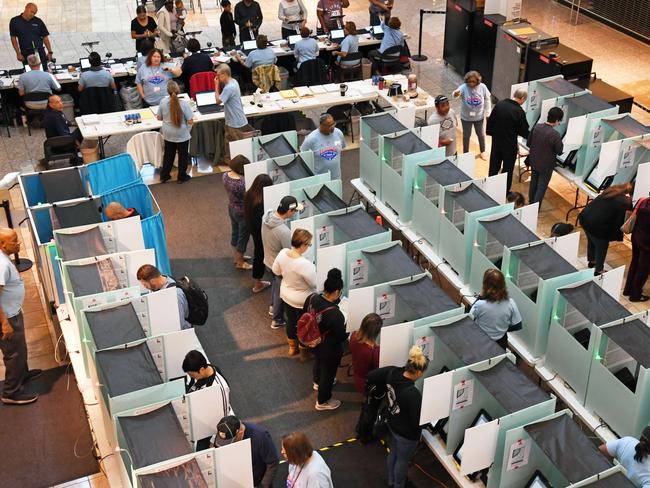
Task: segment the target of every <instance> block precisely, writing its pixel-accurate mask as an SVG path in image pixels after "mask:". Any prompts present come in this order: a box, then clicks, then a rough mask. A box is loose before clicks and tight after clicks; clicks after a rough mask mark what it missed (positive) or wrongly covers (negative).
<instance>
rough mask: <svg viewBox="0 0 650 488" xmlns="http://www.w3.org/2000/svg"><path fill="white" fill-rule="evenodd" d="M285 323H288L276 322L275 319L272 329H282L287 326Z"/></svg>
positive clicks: (272, 322)
mask: <svg viewBox="0 0 650 488" xmlns="http://www.w3.org/2000/svg"><path fill="white" fill-rule="evenodd" d="M285 325H286V324H285V323H284V322H276V321H275V320H271V329H273V330H278V329H282V328H284V327H285Z"/></svg>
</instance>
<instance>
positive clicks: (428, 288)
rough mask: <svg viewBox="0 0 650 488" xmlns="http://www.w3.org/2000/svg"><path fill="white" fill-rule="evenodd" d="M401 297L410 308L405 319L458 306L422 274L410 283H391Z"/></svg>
mask: <svg viewBox="0 0 650 488" xmlns="http://www.w3.org/2000/svg"><path fill="white" fill-rule="evenodd" d="M391 288H392V289H393V291H394V292H395V294H396V295H397V296H398V297H399V299H400V300H401V301H402V302H403V303H404V304H405V305H406V306H407V307H408V308H409V312H410V313H409V314H407V316H406V317H402V318H403V320H405V321H409V320H417V319H419V318H423V317H428V316H431V315H436V314H439V313H442V312H447V311H449V310H453V309H455V308H458V304H457V303H456V302H454V301H453V300H452V299H451V298H449V296H448V295H447V294H446V293H445V292H444V291H443V289H442V288H440V287H439V286H437V285H436V284H435V283H434V282H433V281H431V279H430V278H429V277H428V276H422V277H421V278H418V279H416V280H412V281H410V282H408V283H403V284H395V285H391Z"/></svg>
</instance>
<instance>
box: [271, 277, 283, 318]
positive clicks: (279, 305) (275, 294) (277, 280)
mask: <svg viewBox="0 0 650 488" xmlns="http://www.w3.org/2000/svg"><path fill="white" fill-rule="evenodd" d="M271 276H273V278H272V280H271V307H273V321H274V322H276V323H278V324H284V302H283V301H282V300H281V299H280V285H281V284H282V276H277V275H275V274H273V272H271Z"/></svg>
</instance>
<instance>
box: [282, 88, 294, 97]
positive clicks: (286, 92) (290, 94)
mask: <svg viewBox="0 0 650 488" xmlns="http://www.w3.org/2000/svg"><path fill="white" fill-rule="evenodd" d="M280 95H282V98H296V97H297V96H298V94H297V93H296V90H294V89H293V88H292V89H291V90H280Z"/></svg>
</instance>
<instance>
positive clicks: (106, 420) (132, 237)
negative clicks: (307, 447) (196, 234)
mask: <svg viewBox="0 0 650 488" xmlns="http://www.w3.org/2000/svg"><path fill="white" fill-rule="evenodd" d="M20 185H21V189H22V191H23V197H24V200H25V206H26V208H27V211H28V214H29V217H30V222H31V227H32V232H33V238H34V241H35V244H36V246H35V248H36V249H37V250H38V253H37V263H38V266H39V271H40V274H41V276H42V279H43V283H44V284H45V288H46V290H47V295H48V298H49V299H51V300H52V302H54V303H56V304H57V305H59V306H61V307H64V309H65V310H66V311H67V314H68V316H69V319H70V323H71V324H72V333H71V335H70V336H67V337H66V340H67V347H68V350H69V351H70V354H71V355H72V354H80V356H81V364H82V367H81V368H75V373H76V375H77V381H78V383H79V384H80V385H82V384H85V385H92V387H93V388H94V390H95V397H96V398H97V400H98V402H99V403H100V405H101V412H102V414H101V420H100V422H102V423H103V426H102V427H103V431H104V432H105V433H106V435H107V437H108V439H106V440H107V442H108V444H109V446H110V449H111V451H112V452H115V453H117V454H118V455H119V457H120V459H121V462H120V463H119V471H120V473H119V475H120V477H121V479H120V480H119V482H120V483H121V486H133V487H134V488H135V487H162V486H188V487H189V486H192V487H206V488H207V487H216V486H218V487H226V488H235V487H237V488H244V487H245V488H252V486H253V477H252V476H253V475H252V464H251V462H252V461H251V449H250V441H248V440H247V441H244V442H239V443H235V444H232V445H229V446H225V447H220V448H218V449H215V448H210V449H205V447H207V446H208V445H209V439H210V438H211V436H212V435H214V434H215V433H216V426H217V423H218V421H219V420H220V419H221V418H222V417H223V416H225V415H228V414H232V413H233V409H232V406H231V405H230V400H229V397H230V388H229V385H228V383H227V381H226V380H225V379H224V378H223V377H222V376H221V375H220V374H219V373H217V374H216V377H215V381H214V383H213V384H212V386H210V387H207V388H203V389H200V390H197V391H192V392H187V389H186V381H187V378H186V376H185V373H184V372H183V370H182V363H183V359H184V358H185V355H186V354H187V353H188V352H189V351H191V350H198V351H201V352H202V353H203V354H204V355H205V352H204V351H203V348H202V346H201V343H200V341H199V340H198V338H197V336H196V333H195V332H194V329H187V330H181V319H180V317H179V310H178V301H177V298H176V293H177V292H176V288H167V289H163V290H160V291H156V292H147V290H145V289H144V288H142V287H141V286H140V284H139V282H138V280H137V278H136V273H137V270H138V269H139V268H140V266H142V265H144V264H153V265H155V266H157V267H158V268H159V269H160V270H161V271H162V272H163V273H164V274H166V275H169V274H170V265H169V258H168V255H167V249H166V237H165V229H164V224H163V218H162V214H161V212H160V209H159V208H158V206H157V204H156V202H155V200H154V198H153V196H152V195H151V193H150V192H149V189H148V187H147V186H146V185H145V184H144V183H143V182H142V179H141V177H140V175H139V173H138V172H137V169H136V166H135V163H134V162H133V160H132V159H131V157H130V156H128V155H119V156H116V157H113V158H108V159H105V160H102V161H99V162H97V163H93V164H90V165H87V166H82V167H75V168H66V169H62V170H52V171H46V172H41V173H31V174H24V175H22V176H21V179H20ZM113 201H116V202H119V203H120V204H122V205H123V206H124V207H133V208H135V209H136V210H137V212H138V214H139V216H135V217H130V218H126V219H121V220H115V221H105V219H104V215H103V212H102V208H103V207H105V206H106V205H108V203H110V202H113ZM94 428H95V429H97V428H98V426H94ZM197 447H201V448H202V450H197Z"/></svg>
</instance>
